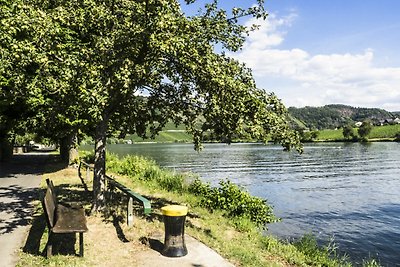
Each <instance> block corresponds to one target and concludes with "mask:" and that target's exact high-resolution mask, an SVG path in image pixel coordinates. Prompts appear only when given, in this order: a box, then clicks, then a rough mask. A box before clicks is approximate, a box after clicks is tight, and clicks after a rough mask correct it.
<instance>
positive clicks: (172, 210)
mask: <svg viewBox="0 0 400 267" xmlns="http://www.w3.org/2000/svg"><path fill="white" fill-rule="evenodd" d="M161 212H162V214H163V215H164V225H165V239H164V249H163V251H162V255H164V256H167V257H182V256H185V255H186V254H187V253H188V251H187V248H186V245H185V219H186V215H187V212H188V208H187V207H185V206H179V205H170V206H165V207H162V208H161Z"/></svg>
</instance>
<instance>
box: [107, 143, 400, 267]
mask: <svg viewBox="0 0 400 267" xmlns="http://www.w3.org/2000/svg"><path fill="white" fill-rule="evenodd" d="M399 148H400V143H371V144H358V143H355V144H353V143H351V144H347V143H329V144H307V145H306V146H305V151H304V154H303V155H298V154H297V153H294V152H283V151H282V149H281V147H279V146H274V145H267V146H264V145H261V144H232V145H229V146H228V145H225V144H206V145H205V149H204V150H203V151H202V152H200V153H197V152H195V151H194V150H193V145H190V144H134V145H111V146H109V147H108V149H109V150H110V151H112V152H115V153H118V154H120V155H126V154H140V155H145V156H148V157H151V158H153V159H155V160H156V161H157V162H158V163H159V164H160V165H161V166H164V167H168V168H172V169H176V170H179V171H191V172H194V173H197V174H199V175H200V176H201V178H202V179H203V180H205V181H210V182H211V183H213V184H217V182H218V180H220V179H225V178H229V179H230V180H232V181H233V182H235V183H237V184H240V185H242V186H244V187H246V188H247V189H248V190H249V191H250V192H251V193H252V194H253V195H257V196H259V197H263V198H266V199H267V200H268V201H269V203H271V204H272V205H273V206H274V210H275V214H276V215H277V216H279V217H281V218H282V219H283V221H282V222H280V223H276V224H271V225H269V233H271V234H273V235H276V236H279V237H281V238H293V237H299V236H301V235H303V234H305V233H313V234H315V235H316V236H317V237H318V239H319V240H325V241H327V240H329V239H330V238H331V237H334V240H335V242H336V244H337V245H338V246H339V248H340V251H344V252H346V253H347V254H349V255H350V257H351V259H352V260H353V261H354V262H355V263H360V262H361V261H362V259H365V258H369V257H373V258H376V259H378V260H379V261H380V263H381V264H382V265H384V266H400V195H399V190H400V179H399V173H400V164H399V163H400V149H399Z"/></svg>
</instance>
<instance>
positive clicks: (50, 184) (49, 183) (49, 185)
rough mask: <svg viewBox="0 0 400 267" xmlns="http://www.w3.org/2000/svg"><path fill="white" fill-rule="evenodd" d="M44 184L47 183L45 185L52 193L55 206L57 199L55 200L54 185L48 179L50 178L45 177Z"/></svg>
mask: <svg viewBox="0 0 400 267" xmlns="http://www.w3.org/2000/svg"><path fill="white" fill-rule="evenodd" d="M46 184H47V187H48V188H50V190H51V193H52V195H53V198H54V203H55V205H56V206H57V204H58V200H57V194H56V189H55V187H54V184H53V181H52V180H50V179H46Z"/></svg>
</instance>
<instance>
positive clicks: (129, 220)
mask: <svg viewBox="0 0 400 267" xmlns="http://www.w3.org/2000/svg"><path fill="white" fill-rule="evenodd" d="M127 208H128V209H127V216H126V218H127V223H128V226H132V224H133V198H131V197H130V198H129V200H128V207H127Z"/></svg>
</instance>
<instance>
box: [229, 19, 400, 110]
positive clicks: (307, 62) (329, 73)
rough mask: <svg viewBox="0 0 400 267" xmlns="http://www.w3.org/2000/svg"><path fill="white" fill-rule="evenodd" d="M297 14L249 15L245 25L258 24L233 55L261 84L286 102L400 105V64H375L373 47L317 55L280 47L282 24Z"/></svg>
mask: <svg viewBox="0 0 400 267" xmlns="http://www.w3.org/2000/svg"><path fill="white" fill-rule="evenodd" d="M296 17H297V16H296V14H290V15H289V16H286V17H282V18H278V17H277V16H275V15H273V14H272V15H270V16H269V18H268V19H267V20H266V21H255V20H254V19H252V20H249V21H248V23H247V25H251V24H253V23H255V24H259V25H261V26H260V29H259V30H258V31H255V32H252V33H251V34H250V36H249V38H248V40H247V41H246V43H245V45H244V47H243V49H242V50H241V51H240V52H239V53H236V54H232V55H231V56H232V57H235V58H237V59H239V60H240V61H242V62H245V63H246V64H247V65H248V66H249V67H250V68H252V69H253V73H254V75H255V78H256V81H257V83H258V86H259V87H263V88H266V89H267V90H268V89H269V88H271V86H274V88H273V90H274V91H275V92H276V93H277V94H278V96H279V97H281V98H282V99H283V101H284V102H285V103H286V104H287V105H289V106H291V105H295V106H305V105H309V106H316V105H325V104H331V103H343V104H349V105H353V106H366V107H381V108H386V109H389V110H400V68H394V67H392V68H382V67H375V66H374V64H373V60H374V51H373V50H372V49H366V50H365V51H362V52H361V53H358V54H350V53H344V54H316V55H312V54H311V53H310V52H308V51H305V50H304V49H301V48H292V49H279V46H280V45H282V43H283V42H284V39H285V35H286V34H287V33H286V31H285V29H286V28H288V27H290V25H291V24H292V23H293V21H294V20H295V19H296ZM269 79H270V80H273V81H274V82H272V83H273V84H269V82H268V80H269ZM278 80H279V82H278V83H277V82H276V81H278ZM276 84H278V85H276Z"/></svg>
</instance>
